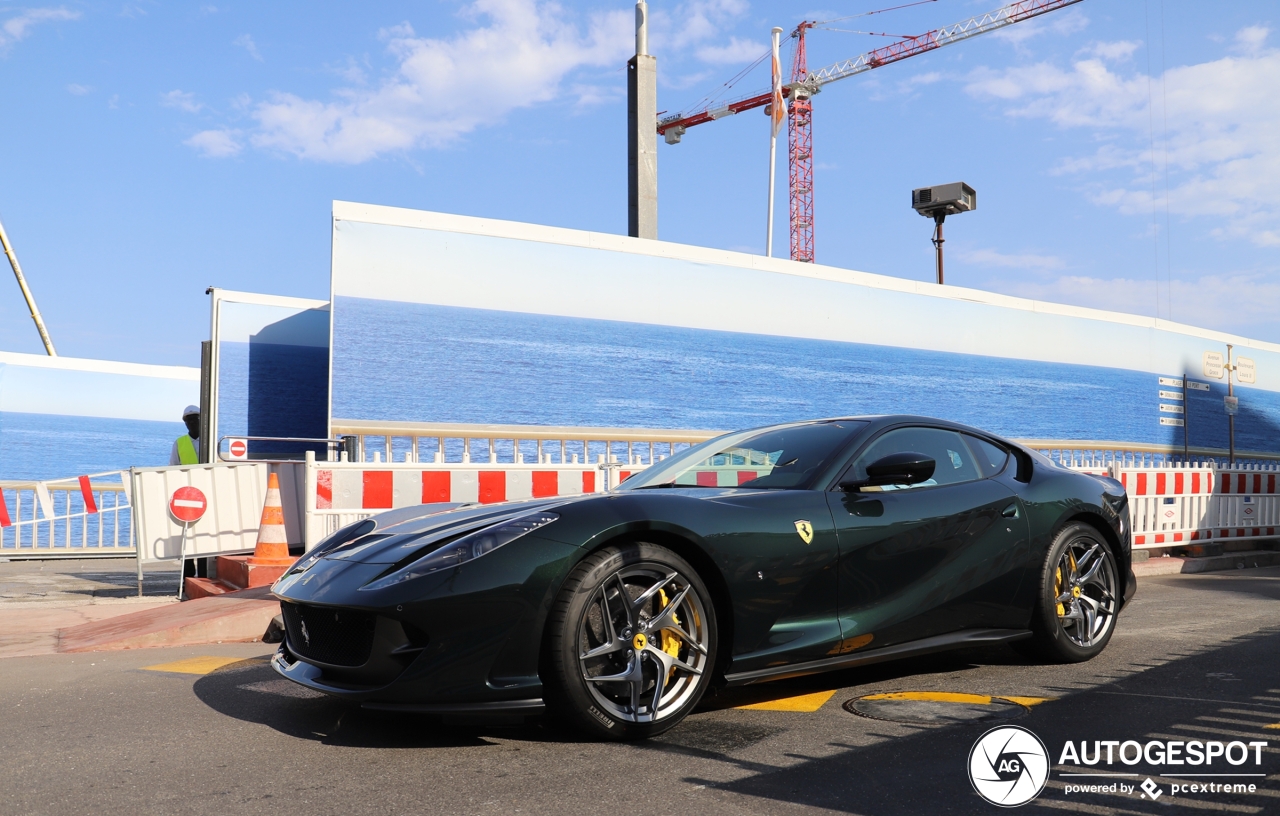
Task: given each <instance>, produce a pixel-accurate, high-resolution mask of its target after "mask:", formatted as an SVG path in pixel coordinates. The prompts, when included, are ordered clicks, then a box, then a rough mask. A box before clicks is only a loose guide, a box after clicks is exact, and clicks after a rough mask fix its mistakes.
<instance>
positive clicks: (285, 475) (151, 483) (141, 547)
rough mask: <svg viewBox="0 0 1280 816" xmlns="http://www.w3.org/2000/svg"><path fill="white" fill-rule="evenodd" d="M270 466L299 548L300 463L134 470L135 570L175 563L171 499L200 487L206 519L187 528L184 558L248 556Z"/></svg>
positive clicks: (178, 540)
mask: <svg viewBox="0 0 1280 816" xmlns="http://www.w3.org/2000/svg"><path fill="white" fill-rule="evenodd" d="M268 468H273V469H274V470H275V471H276V473H277V474H278V475H279V478H280V493H281V498H282V502H283V504H284V510H285V512H284V519H285V533H286V535H287V536H288V540H289V541H290V542H292V543H296V544H301V543H302V541H303V529H304V524H303V518H302V513H301V508H302V506H303V502H302V480H301V478H300V477H301V475H302V473H301V471H302V463H301V462H297V463H285V464H276V465H268V464H267V463H266V462H245V463H238V464H214V465H184V466H179V467H163V468H135V469H134V470H133V494H134V497H135V498H134V520H135V523H136V534H137V542H138V569H139V571H141V569H142V565H143V564H147V563H156V562H163V561H176V560H177V559H178V557H179V553H180V552H181V551H182V546H183V545H182V533H183V530H182V525H181V524H179V523H178V522H176V521H174V519H173V517H172V516H171V515H170V514H169V499H170V497H172V496H173V492H174V491H175V490H177V489H178V488H179V487H184V486H190V487H196V488H199V489H200V490H201V491H202V492H203V493H204V494H205V497H206V498H207V499H208V509H207V510H206V512H205V514H204V516H203V517H202V518H201V519H200V520H199V521H197V522H195V523H194V524H192V525H191V530H190V532H189V534H188V538H187V543H186V555H187V557H188V558H192V557H195V558H203V557H208V556H212V555H227V554H231V553H245V552H252V551H253V548H254V544H255V543H256V542H257V538H258V524H259V522H260V521H261V520H262V504H263V501H264V500H265V498H266V493H267V474H268Z"/></svg>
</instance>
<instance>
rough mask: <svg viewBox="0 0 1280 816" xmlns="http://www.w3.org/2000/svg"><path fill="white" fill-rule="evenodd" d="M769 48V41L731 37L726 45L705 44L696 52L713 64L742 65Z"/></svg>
mask: <svg viewBox="0 0 1280 816" xmlns="http://www.w3.org/2000/svg"><path fill="white" fill-rule="evenodd" d="M768 50H769V44H768V43H760V42H756V41H755V40H742V39H739V38H737V37H731V38H729V42H727V43H725V44H724V45H704V46H703V47H701V48H699V49H698V50H697V52H696V53H697V56H698V59H700V60H702V61H703V62H709V63H711V64H712V65H740V64H743V63H749V62H753V61H755V60H756V59H758V58H759V57H760V55H761V54H764V53H766V52H768ZM783 70H785V68H784V69H783Z"/></svg>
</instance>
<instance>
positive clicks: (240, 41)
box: [231, 34, 262, 62]
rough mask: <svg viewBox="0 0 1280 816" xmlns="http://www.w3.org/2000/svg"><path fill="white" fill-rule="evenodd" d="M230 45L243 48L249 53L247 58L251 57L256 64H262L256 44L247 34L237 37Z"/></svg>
mask: <svg viewBox="0 0 1280 816" xmlns="http://www.w3.org/2000/svg"><path fill="white" fill-rule="evenodd" d="M231 44H232V45H235V46H239V47H240V48H243V49H244V50H245V51H248V52H249V56H251V57H253V58H254V59H256V60H257V61H258V62H262V54H260V53H258V44H257V43H255V42H254V41H253V37H251V36H249V35H248V34H241V35H240V36H239V37H236V38H235V39H234V40H232V41H231Z"/></svg>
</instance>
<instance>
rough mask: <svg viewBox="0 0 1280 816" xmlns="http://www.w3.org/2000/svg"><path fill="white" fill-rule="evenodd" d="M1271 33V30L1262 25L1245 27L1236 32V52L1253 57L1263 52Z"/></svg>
mask: <svg viewBox="0 0 1280 816" xmlns="http://www.w3.org/2000/svg"><path fill="white" fill-rule="evenodd" d="M1270 33H1271V29H1270V28H1268V27H1267V26H1262V25H1251V26H1245V27H1244V28H1242V29H1240V30H1239V31H1237V32H1236V38H1235V39H1236V42H1235V49H1234V50H1236V51H1238V52H1240V53H1242V54H1246V55H1253V54H1257V53H1258V52H1259V51H1261V50H1262V47H1263V46H1264V45H1265V44H1266V42H1267V35H1269V34H1270Z"/></svg>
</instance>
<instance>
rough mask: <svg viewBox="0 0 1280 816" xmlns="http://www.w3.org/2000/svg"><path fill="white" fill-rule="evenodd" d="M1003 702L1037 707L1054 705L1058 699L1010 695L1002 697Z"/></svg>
mask: <svg viewBox="0 0 1280 816" xmlns="http://www.w3.org/2000/svg"><path fill="white" fill-rule="evenodd" d="M1000 699H1001V700H1008V701H1009V702H1011V703H1018V704H1019V705H1024V706H1036V705H1040V704H1041V703H1052V702H1053V701H1054V700H1056V699H1058V698H1057V697H1010V696H1009V695H1007V694H1005V695H1001V697H1000Z"/></svg>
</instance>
